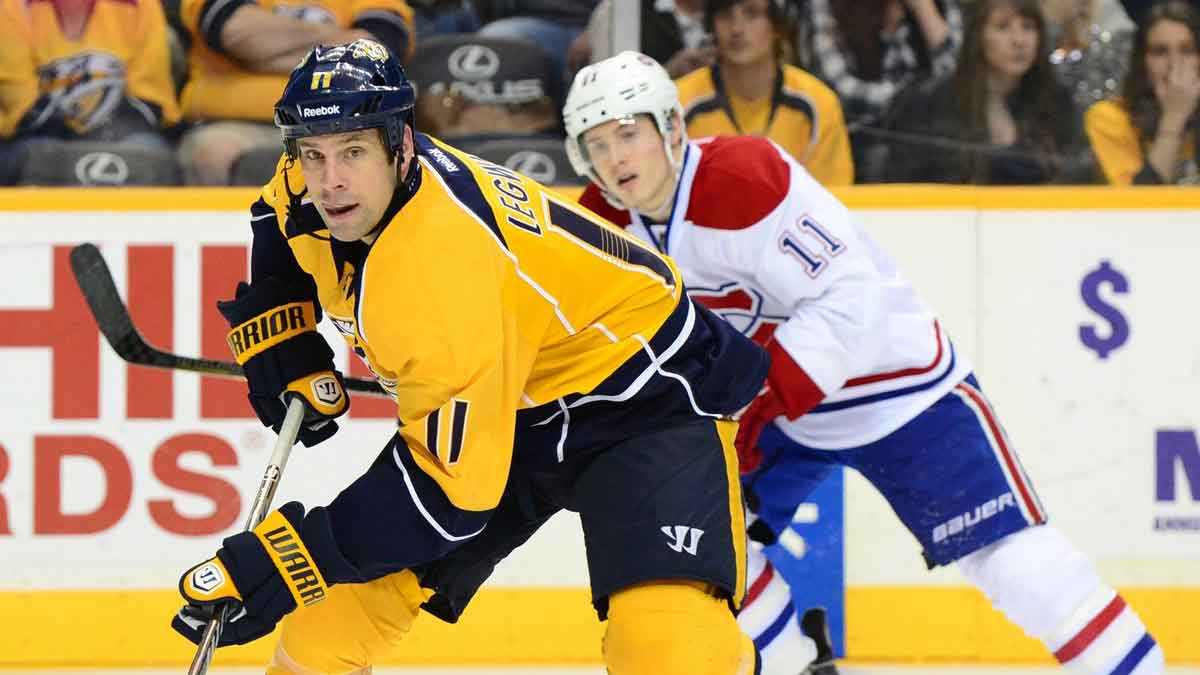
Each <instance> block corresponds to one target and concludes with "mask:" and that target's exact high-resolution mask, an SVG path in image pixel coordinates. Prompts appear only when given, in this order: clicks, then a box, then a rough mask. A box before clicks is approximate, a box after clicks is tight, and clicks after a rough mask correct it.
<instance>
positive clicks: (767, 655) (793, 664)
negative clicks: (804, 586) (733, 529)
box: [737, 542, 817, 675]
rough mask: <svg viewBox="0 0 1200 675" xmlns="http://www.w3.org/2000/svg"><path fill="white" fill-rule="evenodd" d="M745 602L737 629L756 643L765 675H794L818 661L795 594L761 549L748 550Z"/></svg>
mask: <svg viewBox="0 0 1200 675" xmlns="http://www.w3.org/2000/svg"><path fill="white" fill-rule="evenodd" d="M746 554H747V558H748V564H747V566H746V580H747V589H746V599H745V600H744V601H743V602H742V609H741V611H740V612H738V617H737V620H738V625H739V626H741V628H742V631H744V632H745V633H746V635H749V636H750V638H751V639H752V640H754V646H755V647H758V652H759V654H760V655H761V658H762V675H795V673H798V672H800V671H801V670H804V667H805V666H807V665H808V664H810V663H812V662H813V660H814V659H816V658H817V645H816V644H815V643H814V642H813V641H812V640H811V639H810V638H809V637H807V636H806V635H804V634H803V633H801V632H800V624H799V622H798V620H797V618H796V610H795V608H794V607H793V606H792V593H791V590H790V589H789V588H788V585H787V582H786V581H784V580H783V577H782V576H780V575H779V573H778V572H776V571H775V568H774V567H773V566H772V565H771V561H769V560H767V556H766V555H764V554H763V552H762V547H761V546H759V545H758V544H756V543H753V542H751V543H750V545H749V546H748V547H747V551H746Z"/></svg>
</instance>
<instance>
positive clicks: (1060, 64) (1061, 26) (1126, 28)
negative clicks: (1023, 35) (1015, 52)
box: [1042, 0, 1133, 110]
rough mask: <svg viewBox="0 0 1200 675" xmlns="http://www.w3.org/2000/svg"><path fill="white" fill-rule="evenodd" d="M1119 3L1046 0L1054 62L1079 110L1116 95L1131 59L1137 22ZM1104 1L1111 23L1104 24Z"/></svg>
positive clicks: (1051, 55)
mask: <svg viewBox="0 0 1200 675" xmlns="http://www.w3.org/2000/svg"><path fill="white" fill-rule="evenodd" d="M1115 3H1116V0H1042V11H1043V13H1044V14H1045V15H1046V30H1047V33H1048V34H1049V37H1050V63H1051V64H1053V65H1054V69H1055V70H1056V71H1057V72H1058V77H1059V79H1061V80H1063V81H1064V82H1066V84H1067V86H1068V87H1069V88H1070V89H1071V92H1072V94H1073V96H1074V97H1075V105H1076V106H1078V107H1079V109H1080V110H1084V109H1086V108H1087V107H1088V106H1089V105H1091V104H1093V103H1095V102H1096V101H1100V100H1103V99H1105V98H1108V97H1109V96H1111V95H1114V94H1116V93H1117V92H1118V91H1119V90H1120V84H1121V80H1122V79H1123V78H1124V75H1125V67H1126V65H1127V64H1128V63H1129V52H1130V49H1131V48H1132V47H1133V23H1132V22H1130V21H1129V20H1128V18H1127V17H1125V16H1124V10H1123V9H1121V7H1120V5H1117V4H1115ZM1102 4H1105V5H1108V10H1107V12H1106V13H1107V14H1108V16H1109V19H1108V20H1107V23H1108V25H1102V24H1101V23H1100V21H1101V18H1100V6H1101V5H1102ZM1114 5H1115V6H1114ZM1122 19H1123V21H1122ZM1110 26H1111V27H1110Z"/></svg>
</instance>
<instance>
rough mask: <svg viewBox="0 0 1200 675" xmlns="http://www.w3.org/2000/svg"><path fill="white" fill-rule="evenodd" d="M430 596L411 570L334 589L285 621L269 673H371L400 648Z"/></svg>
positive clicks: (304, 674) (340, 585) (302, 674)
mask: <svg viewBox="0 0 1200 675" xmlns="http://www.w3.org/2000/svg"><path fill="white" fill-rule="evenodd" d="M426 597H427V594H426V591H424V590H423V589H422V588H421V587H420V584H419V583H418V582H417V577H416V575H415V574H413V573H412V572H410V571H408V570H402V571H400V572H396V573H394V574H389V575H388V576H385V577H381V578H379V579H375V580H374V581H369V582H367V583H363V584H339V585H337V586H333V587H332V588H330V589H329V595H328V596H327V597H326V598H325V600H324V601H322V602H319V603H317V604H315V605H313V606H312V607H310V608H307V609H302V610H298V611H296V612H292V613H291V614H289V615H288V616H287V617H285V618H284V620H283V623H282V626H281V633H280V637H279V645H278V647H277V649H276V653H275V658H274V660H273V662H272V668H273V669H274V670H270V671H268V672H269V673H272V675H274V673H290V674H292V675H308V674H309V673H360V672H365V673H369V672H370V670H369V669H370V666H371V665H372V664H374V663H378V662H379V661H381V660H383V659H385V658H387V657H388V656H389V655H390V654H391V653H392V652H393V651H394V650H395V649H396V647H397V645H398V644H399V643H400V640H401V638H402V637H403V636H404V634H405V633H407V632H408V631H409V629H410V628H411V627H412V624H413V621H414V620H415V619H416V617H417V613H418V612H419V611H420V608H421V603H422V602H424V601H425V599H426ZM364 669H365V670H364Z"/></svg>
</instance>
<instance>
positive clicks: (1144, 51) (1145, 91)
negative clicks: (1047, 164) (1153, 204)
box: [1084, 0, 1200, 185]
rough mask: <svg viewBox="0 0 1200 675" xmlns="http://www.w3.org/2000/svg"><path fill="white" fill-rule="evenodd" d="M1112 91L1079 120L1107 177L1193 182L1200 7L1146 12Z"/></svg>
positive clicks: (1198, 171)
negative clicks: (1115, 93) (1118, 87)
mask: <svg viewBox="0 0 1200 675" xmlns="http://www.w3.org/2000/svg"><path fill="white" fill-rule="evenodd" d="M1122 88H1123V91H1122V95H1121V97H1120V98H1118V99H1114V100H1108V101H1099V102H1097V103H1094V104H1092V106H1091V107H1090V108H1088V110H1087V113H1086V114H1085V115H1084V128H1085V129H1086V131H1087V135H1088V140H1089V141H1090V142H1091V144H1092V152H1093V153H1095V155H1096V160H1097V162H1098V163H1099V164H1100V168H1102V169H1103V170H1104V175H1105V177H1106V178H1107V179H1108V182H1109V183H1111V184H1114V185H1131V184H1132V185H1160V184H1168V185H1171V184H1176V185H1200V165H1198V164H1197V161H1198V160H1200V9H1197V8H1196V7H1194V6H1193V5H1190V4H1188V3H1187V2H1180V1H1178V0H1176V1H1173V2H1163V3H1160V4H1158V5H1155V6H1154V7H1152V8H1151V9H1149V10H1148V11H1147V12H1146V16H1145V17H1143V18H1142V20H1141V22H1140V23H1139V25H1138V29H1137V34H1136V35H1135V37H1134V47H1133V53H1132V54H1130V62H1129V74H1128V75H1127V76H1126V77H1125V82H1124V84H1123V85H1122Z"/></svg>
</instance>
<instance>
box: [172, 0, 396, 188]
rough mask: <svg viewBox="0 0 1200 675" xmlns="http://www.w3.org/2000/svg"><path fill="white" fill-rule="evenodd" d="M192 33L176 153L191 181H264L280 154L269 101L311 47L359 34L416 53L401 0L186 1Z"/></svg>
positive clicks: (183, 7) (184, 18)
mask: <svg viewBox="0 0 1200 675" xmlns="http://www.w3.org/2000/svg"><path fill="white" fill-rule="evenodd" d="M180 15H181V20H182V22H183V25H184V26H185V27H186V28H187V31H188V33H189V35H190V37H191V50H190V52H189V54H188V64H189V68H188V81H187V84H186V85H184V88H183V92H182V93H181V95H180V105H181V106H182V108H183V118H184V120H185V121H187V122H189V123H191V124H192V128H190V129H189V130H188V131H187V133H185V134H184V136H183V138H182V139H181V141H180V148H179V156H180V161H181V162H182V164H183V167H184V171H185V174H186V176H187V180H188V182H189V183H192V184H198V185H229V184H235V185H255V186H257V185H262V184H263V181H265V180H266V179H267V178H268V177H269V176H270V175H271V168H272V167H273V166H274V159H275V158H276V157H277V156H278V153H279V132H278V130H277V129H275V127H274V125H273V124H271V121H272V119H271V116H272V114H273V110H272V108H271V102H272V101H274V100H275V98H276V96H278V94H279V91H280V89H281V88H282V87H283V86H284V83H286V82H287V78H288V75H289V74H290V73H291V72H292V68H294V67H295V66H296V64H297V63H299V62H300V59H302V58H304V55H305V54H307V53H308V52H309V50H311V49H312V48H313V47H315V46H316V45H320V44H341V43H346V42H350V41H352V40H355V39H357V38H370V39H373V40H376V41H378V42H381V43H383V44H384V45H385V46H386V47H388V48H389V49H391V50H392V51H393V52H394V53H395V54H397V55H398V56H400V57H401V58H404V57H406V56H407V55H409V54H410V53H411V52H412V47H413V42H414V38H413V35H414V31H413V12H412V8H411V7H410V6H409V4H408V3H407V2H406V1H405V0H180Z"/></svg>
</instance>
